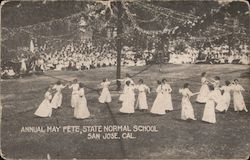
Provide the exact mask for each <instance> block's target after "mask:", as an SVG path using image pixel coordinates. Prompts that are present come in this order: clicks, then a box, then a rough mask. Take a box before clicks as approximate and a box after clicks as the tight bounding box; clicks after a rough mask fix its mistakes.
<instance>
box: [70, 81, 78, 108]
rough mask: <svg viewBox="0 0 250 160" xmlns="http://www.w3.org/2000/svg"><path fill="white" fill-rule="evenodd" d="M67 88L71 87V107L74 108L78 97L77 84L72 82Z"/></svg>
mask: <svg viewBox="0 0 250 160" xmlns="http://www.w3.org/2000/svg"><path fill="white" fill-rule="evenodd" d="M69 88H72V89H73V91H72V94H71V107H72V108H75V107H76V103H77V99H78V97H79V95H78V90H79V84H78V83H76V84H72V85H71V86H69Z"/></svg>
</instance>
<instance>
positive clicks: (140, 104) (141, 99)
mask: <svg viewBox="0 0 250 160" xmlns="http://www.w3.org/2000/svg"><path fill="white" fill-rule="evenodd" d="M135 108H139V109H148V103H147V96H146V93H145V92H139V94H138V99H137V103H136V107H135Z"/></svg>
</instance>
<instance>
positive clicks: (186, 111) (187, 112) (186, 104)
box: [179, 83, 198, 120]
mask: <svg viewBox="0 0 250 160" xmlns="http://www.w3.org/2000/svg"><path fill="white" fill-rule="evenodd" d="M188 86H189V84H188V83H185V84H184V86H183V88H181V89H179V93H181V94H182V100H181V119H182V120H187V119H192V120H196V118H195V116H194V109H193V106H192V104H191V102H190V100H189V99H190V97H191V96H194V95H196V94H198V93H192V92H191V91H190V90H189V88H188Z"/></svg>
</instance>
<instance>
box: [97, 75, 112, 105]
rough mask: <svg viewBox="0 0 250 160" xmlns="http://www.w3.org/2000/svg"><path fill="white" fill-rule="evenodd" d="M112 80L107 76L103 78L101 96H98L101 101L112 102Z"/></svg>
mask: <svg viewBox="0 0 250 160" xmlns="http://www.w3.org/2000/svg"><path fill="white" fill-rule="evenodd" d="M110 83H111V81H109V80H108V79H107V78H105V79H104V80H103V82H102V83H101V87H102V92H101V95H100V97H99V98H98V100H99V102H100V103H110V102H111V100H112V98H111V95H110V92H109V88H108V87H109V85H110Z"/></svg>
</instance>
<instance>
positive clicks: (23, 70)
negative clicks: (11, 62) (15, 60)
mask: <svg viewBox="0 0 250 160" xmlns="http://www.w3.org/2000/svg"><path fill="white" fill-rule="evenodd" d="M26 71H27V66H26V59H25V58H22V59H21V69H20V72H21V73H26Z"/></svg>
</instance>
